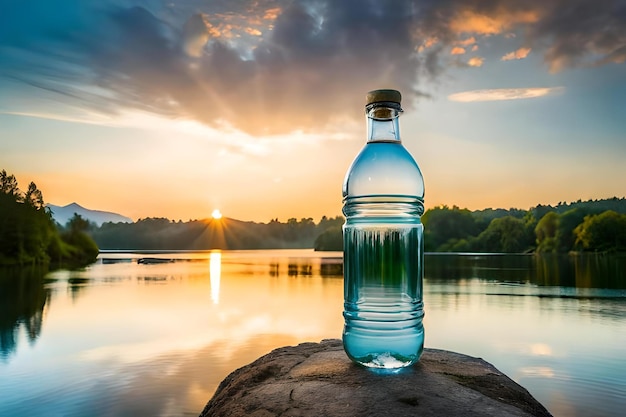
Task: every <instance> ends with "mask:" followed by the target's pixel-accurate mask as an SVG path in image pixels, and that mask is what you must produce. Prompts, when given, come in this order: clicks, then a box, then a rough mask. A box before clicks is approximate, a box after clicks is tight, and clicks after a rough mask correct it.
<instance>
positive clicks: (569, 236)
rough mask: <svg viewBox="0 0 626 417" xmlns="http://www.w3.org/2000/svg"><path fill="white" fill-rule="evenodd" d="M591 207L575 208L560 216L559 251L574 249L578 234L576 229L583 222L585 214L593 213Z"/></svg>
mask: <svg viewBox="0 0 626 417" xmlns="http://www.w3.org/2000/svg"><path fill="white" fill-rule="evenodd" d="M592 213H593V212H592V211H591V209H589V208H579V207H576V208H573V209H570V210H568V211H566V212H564V213H563V214H561V215H560V216H559V223H558V227H557V231H556V236H555V237H556V245H557V250H558V251H559V252H569V251H571V250H573V249H574V245H575V243H576V235H575V234H574V229H576V227H577V226H578V225H579V224H581V223H582V222H583V220H584V219H585V216H587V215H589V214H592Z"/></svg>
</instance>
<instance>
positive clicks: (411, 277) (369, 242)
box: [343, 197, 424, 370]
mask: <svg viewBox="0 0 626 417" xmlns="http://www.w3.org/2000/svg"><path fill="white" fill-rule="evenodd" d="M387 199H388V200H390V199H392V197H388V198H387ZM361 204H363V203H361ZM401 206H406V203H401ZM392 207H393V204H392ZM376 209H377V210H380V209H381V207H380V204H377V205H376ZM422 236H423V234H422V225H421V223H419V220H417V221H416V220H415V219H414V218H410V217H395V218H394V217H387V218H384V217H383V218H381V217H378V218H377V220H376V221H372V220H371V219H370V221H368V222H367V224H363V223H361V222H359V221H358V220H357V221H356V222H350V221H349V220H348V222H347V223H346V225H345V227H344V245H350V247H351V248H352V250H351V251H349V252H348V253H346V256H345V259H344V268H345V273H346V276H347V277H349V278H348V279H346V280H345V283H344V285H345V304H344V318H345V327H344V334H343V341H344V347H345V350H346V352H347V353H348V355H349V356H350V357H351V358H352V359H353V360H354V361H356V362H357V363H359V364H361V365H363V366H366V367H369V368H378V369H390V370H391V369H398V368H402V367H406V366H409V365H411V364H413V363H415V362H417V361H418V360H419V357H420V355H421V353H422V350H423V345H424V328H423V325H422V318H423V315H424V313H423V305H422V279H421V276H422V270H421V268H422V264H423V263H422V261H421V259H420V258H421V256H422V254H423V252H422V250H421V246H422V245H423V242H422Z"/></svg>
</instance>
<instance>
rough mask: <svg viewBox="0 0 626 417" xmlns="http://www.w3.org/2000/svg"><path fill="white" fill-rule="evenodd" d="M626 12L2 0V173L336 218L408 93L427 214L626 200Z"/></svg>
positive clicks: (409, 136) (55, 200)
mask: <svg viewBox="0 0 626 417" xmlns="http://www.w3.org/2000/svg"><path fill="white" fill-rule="evenodd" d="M625 3H626V2H625V1H624V0H616V1H614V2H606V3H602V4H598V5H596V4H593V5H592V4H590V3H588V2H586V1H584V0H575V1H568V0H555V1H554V2H550V3H549V4H546V3H545V2H541V1H529V2H523V3H519V2H514V1H513V0H497V1H495V2H492V3H489V4H483V3H482V2H479V1H461V0H457V1H452V2H446V3H440V2H433V1H432V0H405V1H382V2H377V3H375V4H363V3H361V2H355V1H345V2H340V3H334V4H333V7H329V6H328V4H327V1H325V0H313V1H300V0H296V1H286V0H262V1H257V2H217V3H210V4H206V3H205V2H200V1H199V0H192V1H187V2H176V1H174V2H170V3H168V4H167V5H164V4H162V3H161V2H157V1H147V2H146V1H141V2H139V1H136V0H132V1H130V2H119V1H117V0H105V1H103V2H100V3H99V4H98V5H97V6H92V5H86V4H84V2H81V1H80V0H70V2H69V3H65V6H63V7H59V6H55V5H51V4H49V3H48V2H45V1H42V0H36V1H35V4H34V3H32V2H31V3H29V4H22V3H19V2H18V3H15V4H2V5H0V14H1V15H3V16H4V17H5V25H3V27H2V28H0V91H2V92H3V94H2V96H0V169H5V170H6V171H7V172H8V173H9V174H13V175H15V177H16V178H17V180H18V182H19V184H20V186H21V187H20V188H21V189H25V188H26V184H28V183H29V182H30V181H34V182H35V183H36V184H37V187H38V188H39V189H40V190H41V191H42V193H43V196H44V200H45V201H46V202H50V203H51V204H53V205H57V206H65V205H67V204H70V203H72V202H77V203H78V204H80V205H81V206H83V207H85V208H87V207H94V209H93V210H100V211H108V212H113V213H119V214H122V215H123V216H126V217H129V218H131V219H134V221H136V220H137V219H140V218H147V217H163V218H168V219H204V218H209V217H211V213H212V212H213V211H214V210H219V211H220V212H221V213H222V214H223V215H224V216H226V217H230V218H233V219H247V220H246V221H254V222H268V221H270V220H271V219H274V218H278V219H285V220H286V219H289V218H297V219H301V218H313V219H320V218H321V217H322V216H327V217H331V218H332V217H335V216H338V215H341V206H342V196H341V185H342V182H343V179H344V175H345V172H346V170H347V169H348V167H349V165H350V164H351V162H352V160H353V159H354V157H355V156H356V155H357V153H358V152H359V150H360V149H361V148H362V147H363V146H364V144H365V139H366V138H365V116H364V102H365V95H366V93H367V92H368V91H370V90H373V89H376V88H395V89H398V90H399V91H400V92H401V93H402V96H403V99H402V106H403V108H404V110H405V112H404V114H403V116H402V117H401V119H400V125H401V136H402V141H403V143H404V145H405V147H406V148H407V149H408V150H409V151H410V152H411V154H412V155H413V156H414V158H415V159H416V161H417V163H418V164H419V166H420V168H421V170H422V173H423V175H424V179H425V185H426V195H425V208H426V209H428V208H433V207H438V206H442V205H447V206H448V207H452V206H458V207H460V208H467V209H469V210H472V211H474V210H483V209H486V208H494V209H495V208H504V209H510V208H518V209H522V210H526V209H528V208H532V207H534V206H536V205H538V204H541V205H546V206H547V205H552V206H554V205H556V204H558V203H559V202H575V201H577V200H582V201H587V200H594V199H596V200H597V199H610V198H613V197H618V196H621V195H624V191H623V178H626V164H624V163H623V161H625V160H626V117H625V114H624V109H625V108H626V71H625V69H626V49H625V48H624V42H623V40H624V39H626V15H624V13H618V12H617V11H618V10H619V7H620V6H621V7H622V8H623V7H624V6H625ZM33 10H35V11H36V13H33ZM364 28H367V30H366V29H364ZM618 198H620V197H618ZM507 207H508V208H507Z"/></svg>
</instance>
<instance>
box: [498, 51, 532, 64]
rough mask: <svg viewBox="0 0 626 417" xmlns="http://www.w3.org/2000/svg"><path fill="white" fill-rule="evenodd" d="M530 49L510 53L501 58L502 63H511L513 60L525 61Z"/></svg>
mask: <svg viewBox="0 0 626 417" xmlns="http://www.w3.org/2000/svg"><path fill="white" fill-rule="evenodd" d="M530 50H531V49H530V48H519V49H518V50H517V51H513V52H509V53H508V54H506V55H504V56H503V57H502V58H500V59H501V60H502V61H511V60H513V59H524V58H526V57H527V56H528V54H529V53H530Z"/></svg>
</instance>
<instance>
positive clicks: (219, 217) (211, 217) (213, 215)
mask: <svg viewBox="0 0 626 417" xmlns="http://www.w3.org/2000/svg"><path fill="white" fill-rule="evenodd" d="M612 199H619V200H624V199H626V196H622V197H619V196H612V197H605V198H599V199H588V200H582V199H578V200H575V201H559V202H558V203H556V204H542V203H538V204H535V205H532V206H530V207H528V208H522V207H508V208H507V207H484V208H480V209H470V208H468V207H460V206H458V205H447V204H443V205H438V206H434V207H428V208H426V209H425V211H428V210H429V209H434V208H438V207H448V208H458V209H460V210H469V211H470V212H476V211H484V210H507V211H510V210H525V211H530V210H532V209H534V208H537V207H558V206H560V205H566V206H570V205H573V204H577V203H579V202H581V203H585V202H590V201H605V200H612ZM45 204H46V206H50V205H53V206H55V207H60V208H66V207H68V206H71V205H77V206H78V207H80V208H82V209H85V210H88V211H96V212H101V213H105V214H113V215H118V216H122V217H127V218H129V219H131V220H132V222H133V223H136V222H138V221H140V220H145V219H151V218H152V219H154V218H164V219H167V220H169V221H171V222H179V221H182V222H184V223H186V222H193V221H207V220H218V221H220V220H236V221H240V222H253V223H269V222H271V221H273V220H277V221H278V222H281V223H285V222H287V221H288V220H289V219H296V220H298V221H300V220H302V219H309V218H310V219H313V221H314V222H315V223H319V222H320V221H321V219H322V218H324V217H326V218H327V219H332V218H335V217H337V216H340V217H344V216H343V214H341V213H340V214H337V215H332V216H331V215H327V214H323V215H322V216H320V217H319V220H316V218H314V217H312V216H306V217H294V216H291V217H287V218H285V219H281V218H279V217H272V218H270V219H269V220H251V219H240V218H234V217H231V216H225V215H224V214H223V213H222V212H220V211H218V210H217V209H216V210H214V212H212V213H210V214H209V215H208V216H206V217H197V218H189V219H187V220H183V219H181V218H169V217H159V216H146V217H140V218H136V219H133V218H131V217H129V216H126V215H125V214H124V213H117V212H112V211H106V210H100V209H97V208H89V207H85V206H83V205H82V204H80V203H78V202H76V201H73V202H71V203H69V204H66V205H63V206H59V205H58V204H53V203H47V202H46V203H45ZM216 211H217V212H218V214H217V215H216V213H215V212H216ZM216 216H217V217H216ZM537 220H539V219H537Z"/></svg>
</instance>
